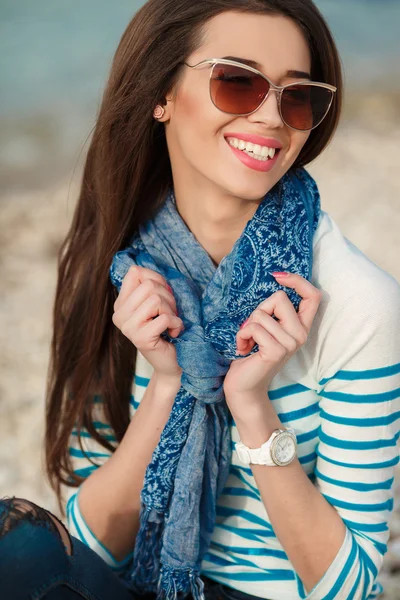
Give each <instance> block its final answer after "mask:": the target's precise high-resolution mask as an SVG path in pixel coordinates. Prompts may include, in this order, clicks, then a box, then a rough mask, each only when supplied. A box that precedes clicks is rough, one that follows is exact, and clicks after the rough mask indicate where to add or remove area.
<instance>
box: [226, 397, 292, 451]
mask: <svg viewBox="0 0 400 600" xmlns="http://www.w3.org/2000/svg"><path fill="white" fill-rule="evenodd" d="M227 403H228V405H229V408H230V410H231V413H232V417H233V420H234V421H235V425H236V428H237V430H238V433H239V436H240V440H241V441H242V442H243V443H244V444H245V445H246V446H248V447H249V448H258V447H259V446H261V444H263V443H264V442H266V441H267V440H268V439H269V437H270V436H271V434H272V433H273V432H274V430H275V429H284V425H282V422H281V420H280V419H279V417H278V415H277V414H276V411H275V409H274V408H273V406H272V403H271V401H270V399H269V397H268V394H267V393H265V392H264V394H263V395H262V402H261V401H260V398H258V402H252V401H251V398H249V397H248V396H247V397H244V398H239V397H236V398H235V401H234V407H235V408H234V410H232V408H231V405H230V404H229V401H228V400H227Z"/></svg>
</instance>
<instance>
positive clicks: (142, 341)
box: [121, 313, 183, 350]
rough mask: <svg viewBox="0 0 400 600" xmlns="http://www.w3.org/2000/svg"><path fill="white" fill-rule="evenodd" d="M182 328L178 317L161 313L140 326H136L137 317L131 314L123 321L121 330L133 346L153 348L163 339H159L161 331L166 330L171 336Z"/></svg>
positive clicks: (175, 334)
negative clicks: (129, 317) (130, 316)
mask: <svg viewBox="0 0 400 600" xmlns="http://www.w3.org/2000/svg"><path fill="white" fill-rule="evenodd" d="M182 329H183V323H182V321H181V319H180V318H179V317H176V316H174V315H170V314H167V313H163V314H162V315H159V316H158V317H156V318H155V319H154V320H152V321H149V322H147V324H145V325H143V326H141V327H140V326H139V327H138V324H137V319H136V318H135V316H133V317H132V318H131V319H128V321H126V322H125V323H124V325H123V327H122V329H121V331H122V333H123V334H124V335H125V336H126V337H127V338H129V339H130V340H131V341H132V343H133V344H134V345H135V346H137V347H139V348H142V349H146V350H154V349H156V347H157V345H158V344H159V343H160V342H161V343H163V342H164V341H165V340H162V339H160V335H161V334H162V332H163V331H165V330H168V331H169V332H170V335H171V336H172V337H176V336H177V335H179V333H180V332H181V331H182Z"/></svg>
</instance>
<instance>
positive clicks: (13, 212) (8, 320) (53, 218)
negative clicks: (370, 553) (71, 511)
mask: <svg viewBox="0 0 400 600" xmlns="http://www.w3.org/2000/svg"><path fill="white" fill-rule="evenodd" d="M378 109H379V106H378V107H376V106H374V104H373V100H371V105H370V106H369V108H368V110H365V111H364V112H362V111H361V112H359V113H357V114H356V115H353V117H352V118H350V117H347V118H346V119H345V120H344V121H343V122H342V124H341V125H340V127H339V130H338V132H337V134H336V137H335V138H334V141H333V142H332V143H331V145H330V146H329V148H328V149H327V150H326V151H325V152H324V154H323V155H322V156H321V157H320V158H319V159H318V160H317V161H316V162H315V163H314V164H312V165H310V167H309V170H310V172H311V174H312V175H313V176H315V178H316V180H317V182H318V184H319V188H320V192H321V205H322V208H323V209H324V210H325V211H327V212H329V213H330V215H331V216H332V217H333V218H334V219H335V220H336V222H337V223H338V225H339V227H340V228H341V230H342V232H343V233H344V235H345V236H346V237H347V238H348V239H349V240H350V241H351V242H352V243H353V244H355V245H356V246H357V247H358V248H359V249H360V250H361V251H362V252H364V253H365V254H366V255H367V256H368V257H369V258H370V259H372V260H373V261H374V262H375V263H376V264H377V265H379V266H380V267H381V268H382V269H384V270H386V271H387V272H388V273H390V274H391V275H392V276H393V277H395V278H396V279H397V280H399V281H400V260H399V257H400V236H399V231H400V178H399V176H398V171H399V148H400V123H399V120H398V119H396V121H397V123H398V126H397V127H393V122H395V121H394V120H393V118H392V117H391V116H390V110H389V112H386V113H385V117H382V118H380V119H377V118H376V114H377V113H379V110H378ZM79 175H80V170H79V169H78V170H77V171H76V173H75V175H74V176H72V174H68V175H66V176H65V177H63V178H61V179H60V180H59V181H58V182H57V183H55V184H54V183H52V184H50V185H48V186H47V187H44V188H42V189H36V190H35V191H20V192H16V191H14V192H12V191H7V190H5V191H4V192H3V193H2V195H1V196H0V206H1V210H0V273H1V278H0V307H1V308H0V336H1V337H0V415H1V419H0V440H1V441H0V497H2V496H4V495H16V496H22V497H27V498H29V499H31V500H33V501H35V502H37V503H38V504H40V505H42V506H44V507H46V508H49V509H50V510H52V511H53V512H54V513H56V514H58V510H57V506H56V502H55V498H54V496H53V493H52V491H51V490H50V488H49V486H48V485H47V483H46V481H45V478H44V475H43V449H42V447H43V444H42V442H43V439H42V437H43V425H44V389H45V381H46V371H47V364H48V356H49V344H50V338H51V319H52V305H53V299H54V290H55V284H56V257H57V251H58V248H59V245H60V242H61V240H62V239H63V237H64V235H65V234H66V232H67V229H68V227H69V224H70V221H71V218H72V215H73V210H74V204H75V202H76V197H77V193H78V187H79ZM395 485H396V492H395V510H394V512H393V514H392V517H391V521H390V526H391V538H390V540H389V551H388V553H387V555H386V556H385V560H384V567H383V569H382V571H381V574H380V577H379V579H380V581H382V583H384V585H385V589H386V593H385V596H384V597H385V598H387V599H391V600H399V598H400V591H399V590H400V470H399V472H398V476H397V480H396V482H395ZM396 589H397V592H396Z"/></svg>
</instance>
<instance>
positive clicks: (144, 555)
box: [131, 507, 164, 594]
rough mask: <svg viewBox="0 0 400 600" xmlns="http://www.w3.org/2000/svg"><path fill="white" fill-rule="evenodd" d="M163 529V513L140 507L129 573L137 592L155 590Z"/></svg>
mask: <svg viewBox="0 0 400 600" xmlns="http://www.w3.org/2000/svg"><path fill="white" fill-rule="evenodd" d="M163 529H164V518H163V515H162V514H161V513H158V512H157V511H156V510H155V509H153V508H149V507H142V509H141V514H140V528H139V531H138V534H137V536H136V541H135V551H134V557H133V570H132V573H131V582H132V584H133V585H132V587H133V588H134V591H136V592H137V593H139V594H143V593H147V592H154V593H155V592H156V591H157V588H158V579H159V572H160V554H161V547H162V537H163V536H162V534H163Z"/></svg>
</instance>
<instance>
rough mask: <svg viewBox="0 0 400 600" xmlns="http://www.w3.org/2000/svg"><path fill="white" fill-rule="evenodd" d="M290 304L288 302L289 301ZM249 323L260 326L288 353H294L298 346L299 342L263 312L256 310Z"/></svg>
mask: <svg viewBox="0 0 400 600" xmlns="http://www.w3.org/2000/svg"><path fill="white" fill-rule="evenodd" d="M289 302H290V300H289ZM292 308H293V307H292ZM250 323H258V324H259V325H261V326H262V327H263V328H264V329H265V330H266V331H267V332H268V333H269V334H270V335H271V336H272V337H273V338H274V339H275V340H276V341H277V342H278V343H279V344H281V345H282V346H284V347H285V348H286V350H287V351H288V352H290V353H293V352H296V350H297V349H298V347H299V346H300V342H298V341H297V339H295V338H294V337H293V336H292V335H290V334H289V333H287V332H286V331H285V329H284V328H283V327H282V325H280V324H279V323H278V322H277V321H275V319H273V318H272V317H271V316H270V315H268V314H267V313H266V312H265V311H263V310H261V309H257V310H255V311H254V313H253V314H252V316H251V317H250V321H249V324H250ZM247 327H248V325H246V326H245V327H244V329H243V330H242V329H241V330H239V332H238V334H237V335H238V338H239V339H241V338H242V337H243V336H242V332H243V331H245V330H246V329H247Z"/></svg>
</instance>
